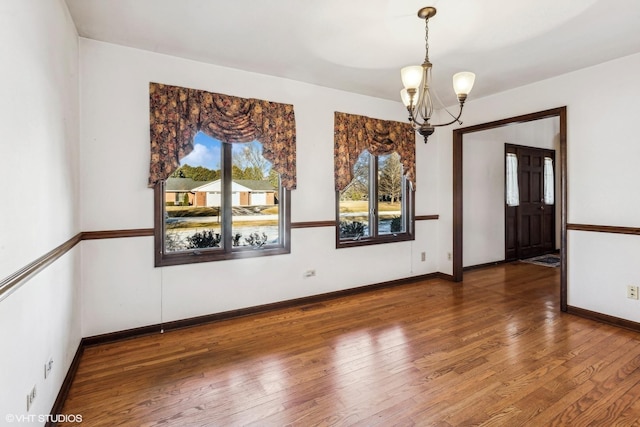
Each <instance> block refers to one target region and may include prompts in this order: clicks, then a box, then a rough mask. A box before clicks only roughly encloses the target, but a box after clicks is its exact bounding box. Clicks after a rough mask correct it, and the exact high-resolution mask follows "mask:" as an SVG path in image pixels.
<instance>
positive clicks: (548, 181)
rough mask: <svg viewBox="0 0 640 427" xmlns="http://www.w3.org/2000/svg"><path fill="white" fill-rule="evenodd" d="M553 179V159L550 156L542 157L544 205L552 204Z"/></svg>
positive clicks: (553, 195)
mask: <svg viewBox="0 0 640 427" xmlns="http://www.w3.org/2000/svg"><path fill="white" fill-rule="evenodd" d="M554 187H555V184H554V179H553V160H551V157H545V158H544V203H545V204H546V205H553V204H554V201H555V194H554V193H555V191H554Z"/></svg>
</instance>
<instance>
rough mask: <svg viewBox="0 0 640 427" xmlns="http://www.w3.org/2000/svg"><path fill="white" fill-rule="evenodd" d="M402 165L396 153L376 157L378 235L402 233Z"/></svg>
mask: <svg viewBox="0 0 640 427" xmlns="http://www.w3.org/2000/svg"><path fill="white" fill-rule="evenodd" d="M403 183H404V178H403V176H402V163H400V156H399V155H398V153H395V152H394V153H390V154H386V155H382V156H378V234H393V233H403V232H404V231H405V221H403V219H402V217H403V212H402V206H403V203H402V197H403V191H402V189H403V188H404V185H403Z"/></svg>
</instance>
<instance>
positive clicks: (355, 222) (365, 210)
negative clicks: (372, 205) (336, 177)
mask: <svg viewBox="0 0 640 427" xmlns="http://www.w3.org/2000/svg"><path fill="white" fill-rule="evenodd" d="M370 161H371V154H369V152H368V151H366V150H365V151H363V152H362V154H360V156H359V157H358V161H357V162H356V164H355V166H354V167H353V180H352V181H351V182H350V183H349V185H347V187H346V188H345V189H344V190H342V191H341V192H340V199H339V221H340V238H341V239H354V240H357V239H360V238H361V237H367V236H369V176H370V175H369V174H370V170H371V169H370Z"/></svg>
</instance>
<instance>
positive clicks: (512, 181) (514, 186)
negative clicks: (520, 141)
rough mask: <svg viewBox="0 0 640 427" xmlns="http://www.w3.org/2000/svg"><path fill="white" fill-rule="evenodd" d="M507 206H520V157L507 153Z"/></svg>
mask: <svg viewBox="0 0 640 427" xmlns="http://www.w3.org/2000/svg"><path fill="white" fill-rule="evenodd" d="M506 168H507V174H506V175H507V176H506V180H507V183H506V184H507V185H506V187H507V189H506V193H507V195H506V199H507V206H518V205H520V190H519V188H518V157H517V156H516V155H515V154H513V153H507V166H506Z"/></svg>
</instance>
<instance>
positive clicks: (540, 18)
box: [66, 0, 640, 105]
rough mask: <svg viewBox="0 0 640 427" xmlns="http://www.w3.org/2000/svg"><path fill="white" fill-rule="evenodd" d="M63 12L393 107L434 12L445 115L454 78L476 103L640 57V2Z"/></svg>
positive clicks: (220, 5)
mask: <svg viewBox="0 0 640 427" xmlns="http://www.w3.org/2000/svg"><path fill="white" fill-rule="evenodd" d="M425 1H426V2H425ZM66 3H67V5H68V7H69V10H70V12H71V15H72V17H73V20H74V22H75V24H76V27H77V29H78V33H79V34H80V36H82V37H86V38H90V39H95V40H101V41H106V42H110V43H115V44H120V45H124V46H131V47H135V48H140V49H145V50H150V51H154V52H160V53H164V54H168V55H174V56H179V57H184V58H189V59H193V60H197V61H202V62H207V63H212V64H217V65H222V66H226V67H232V68H238V69H242V70H248V71H253V72H257V73H262V74H270V75H274V76H279V77H285V78H289V79H293V80H299V81H303V82H308V83H313V84H317V85H321V86H326V87H331V88H336V89H342V90H346V91H350V92H356V93H361V94H365V95H371V96H375V97H379V98H386V99H391V100H399V91H400V89H401V88H402V84H401V82H400V73H399V69H400V68H402V67H403V66H406V65H413V64H416V65H417V64H420V63H422V61H423V59H424V53H425V52H424V21H423V20H421V19H419V18H418V17H417V15H416V13H417V11H418V10H419V9H420V8H422V7H424V6H435V7H436V8H437V9H438V12H437V15H436V16H435V17H434V18H432V19H431V20H430V22H429V46H430V59H431V62H432V63H433V64H434V68H433V77H434V84H433V86H434V87H435V88H436V90H437V93H438V94H439V96H440V98H441V99H442V100H443V101H444V103H445V104H446V105H450V104H453V103H455V96H454V94H453V89H452V88H451V76H452V75H453V74H454V73H456V72H458V71H463V70H468V71H473V72H475V73H476V85H475V86H474V89H473V91H472V93H471V95H470V99H473V98H474V97H475V98H478V97H482V96H487V95H490V94H493V93H497V92H501V91H504V90H507V89H510V88H514V87H518V86H522V85H525V84H528V83H531V82H534V81H538V80H542V79H546V78H549V77H552V76H556V75H560V74H564V73H567V72H570V71H573V70H577V69H580V68H584V67H588V66H591V65H595V64H598V63H601V62H604V61H608V60H611V59H614V58H618V57H622V56H626V55H629V54H632V53H636V52H640V0H483V1H480V0H432V1H429V0H420V1H417V0H318V1H314V2H311V1H307V0H66ZM638 71H639V72H640V70H638ZM593 83H594V85H597V84H598V83H599V82H593ZM585 89H586V90H589V88H585Z"/></svg>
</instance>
